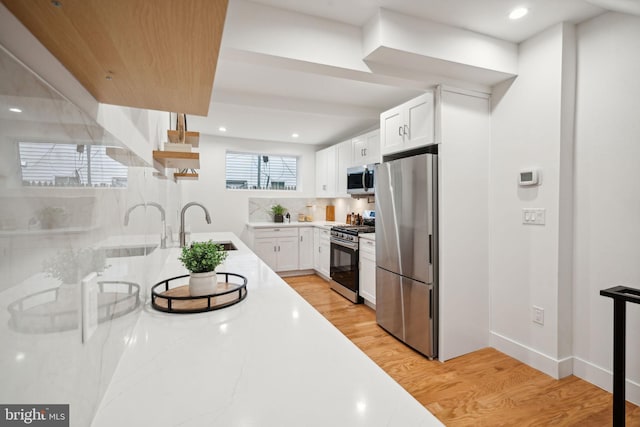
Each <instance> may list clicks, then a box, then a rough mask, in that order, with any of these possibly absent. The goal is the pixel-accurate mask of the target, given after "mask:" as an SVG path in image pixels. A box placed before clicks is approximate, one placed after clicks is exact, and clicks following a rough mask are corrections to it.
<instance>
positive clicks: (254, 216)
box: [249, 197, 375, 222]
mask: <svg viewBox="0 0 640 427" xmlns="http://www.w3.org/2000/svg"><path fill="white" fill-rule="evenodd" d="M276 204H280V205H282V206H284V207H285V208H286V209H287V212H289V213H290V214H291V222H296V221H297V220H298V214H304V215H305V216H307V215H310V216H311V217H312V218H313V220H314V221H326V217H325V213H326V207H327V206H329V205H332V206H335V220H336V222H344V221H345V220H346V216H347V213H350V212H356V213H360V214H362V211H363V210H365V209H367V210H373V209H375V204H374V203H368V200H367V199H353V198H336V199H324V198H323V199H310V198H260V197H252V198H249V222H272V221H273V215H272V214H271V207H272V206H273V205H276Z"/></svg>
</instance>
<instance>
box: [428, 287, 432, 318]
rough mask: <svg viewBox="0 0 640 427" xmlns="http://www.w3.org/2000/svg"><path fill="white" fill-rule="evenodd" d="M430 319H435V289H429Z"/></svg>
mask: <svg viewBox="0 0 640 427" xmlns="http://www.w3.org/2000/svg"><path fill="white" fill-rule="evenodd" d="M429 319H433V289H429Z"/></svg>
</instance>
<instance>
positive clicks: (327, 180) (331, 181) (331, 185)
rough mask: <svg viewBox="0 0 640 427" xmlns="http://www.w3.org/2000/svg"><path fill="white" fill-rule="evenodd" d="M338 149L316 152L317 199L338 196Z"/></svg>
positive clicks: (332, 147)
mask: <svg viewBox="0 0 640 427" xmlns="http://www.w3.org/2000/svg"><path fill="white" fill-rule="evenodd" d="M336 158H337V156H336V147H335V145H332V146H331V147H328V148H325V149H324V150H320V151H317V152H316V197H334V196H335V194H336Z"/></svg>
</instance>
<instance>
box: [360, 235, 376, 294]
mask: <svg viewBox="0 0 640 427" xmlns="http://www.w3.org/2000/svg"><path fill="white" fill-rule="evenodd" d="M360 246H361V249H360V295H361V296H362V297H363V298H364V299H366V300H367V301H369V302H370V303H371V304H374V305H375V303H376V253H375V242H373V241H372V240H366V239H361V240H360Z"/></svg>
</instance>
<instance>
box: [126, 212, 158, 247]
mask: <svg viewBox="0 0 640 427" xmlns="http://www.w3.org/2000/svg"><path fill="white" fill-rule="evenodd" d="M140 206H143V207H144V208H145V209H146V208H147V206H153V207H154V208H156V209H158V210H159V211H160V221H161V222H162V231H161V232H160V249H166V247H167V222H166V215H165V211H164V208H163V207H162V205H160V204H159V203H156V202H146V203H138V204H135V205H133V206H131V207H130V208H129V209H127V212H126V213H125V214H124V225H125V226H127V225H129V216H130V215H131V212H133V210H134V209H135V208H137V207H140Z"/></svg>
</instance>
